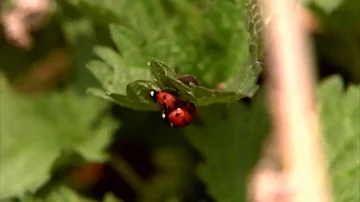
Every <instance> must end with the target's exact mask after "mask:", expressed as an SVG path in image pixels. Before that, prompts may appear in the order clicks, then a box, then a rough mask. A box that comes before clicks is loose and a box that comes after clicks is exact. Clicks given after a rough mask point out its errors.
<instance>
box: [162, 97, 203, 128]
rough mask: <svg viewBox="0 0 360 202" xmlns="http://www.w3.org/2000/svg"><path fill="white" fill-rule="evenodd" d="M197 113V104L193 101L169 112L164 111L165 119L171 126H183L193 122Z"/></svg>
mask: <svg viewBox="0 0 360 202" xmlns="http://www.w3.org/2000/svg"><path fill="white" fill-rule="evenodd" d="M195 113H196V107H195V105H194V104H193V103H187V104H186V105H185V106H183V107H179V108H177V109H175V110H172V111H171V112H170V113H169V114H164V113H163V119H165V120H166V121H167V122H168V123H169V124H170V126H171V127H174V128H183V127H185V126H187V125H189V124H190V123H191V121H192V119H193V118H194V116H195Z"/></svg>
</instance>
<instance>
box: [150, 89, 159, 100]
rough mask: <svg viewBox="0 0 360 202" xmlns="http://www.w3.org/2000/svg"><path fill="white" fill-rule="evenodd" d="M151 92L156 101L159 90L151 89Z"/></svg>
mask: <svg viewBox="0 0 360 202" xmlns="http://www.w3.org/2000/svg"><path fill="white" fill-rule="evenodd" d="M149 94H150V97H151V98H152V99H153V100H154V101H156V95H157V94H158V92H157V91H156V90H151V91H150V93H149Z"/></svg>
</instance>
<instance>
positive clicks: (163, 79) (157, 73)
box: [149, 59, 175, 88]
mask: <svg viewBox="0 0 360 202" xmlns="http://www.w3.org/2000/svg"><path fill="white" fill-rule="evenodd" d="M149 68H150V73H151V75H152V76H153V78H154V80H155V81H156V82H157V83H158V84H159V86H160V87H162V88H166V87H167V86H168V85H169V82H168V80H167V77H171V78H175V72H174V70H173V69H171V68H170V67H169V66H167V65H166V64H165V63H164V62H162V61H160V60H156V59H152V60H150V62H149Z"/></svg>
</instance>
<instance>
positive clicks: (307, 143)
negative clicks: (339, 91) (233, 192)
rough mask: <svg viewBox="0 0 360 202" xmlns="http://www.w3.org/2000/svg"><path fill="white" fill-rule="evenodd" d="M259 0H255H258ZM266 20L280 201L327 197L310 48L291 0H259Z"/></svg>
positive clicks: (325, 201) (325, 200)
mask: <svg viewBox="0 0 360 202" xmlns="http://www.w3.org/2000/svg"><path fill="white" fill-rule="evenodd" d="M260 1H261V2H260ZM259 3H260V5H263V6H264V7H263V9H264V11H265V13H271V15H272V18H271V23H270V24H268V26H267V28H266V30H265V33H264V34H265V37H264V38H265V40H266V41H265V43H266V47H267V49H268V55H267V56H268V58H267V59H268V61H269V67H268V68H267V70H268V72H267V74H268V86H269V87H268V101H269V104H270V109H271V113H272V120H273V126H274V130H275V135H276V138H277V139H278V141H279V147H280V148H279V149H280V153H281V154H280V155H281V159H282V161H283V163H284V174H285V176H286V178H287V180H288V183H289V184H288V185H289V186H290V189H291V190H292V195H291V196H289V197H287V198H286V199H283V200H282V201H289V202H290V201H291V202H329V201H330V198H329V196H328V193H327V180H326V176H325V166H324V159H323V154H322V151H321V142H320V141H319V139H320V131H319V127H318V120H317V119H318V117H317V114H316V106H315V88H314V86H315V85H314V83H315V82H314V73H313V63H312V60H311V49H310V46H309V42H308V40H307V36H306V33H305V31H304V30H303V29H302V27H301V25H300V23H299V21H298V20H297V18H296V16H295V15H294V11H295V10H296V9H295V8H296V6H295V5H296V4H295V3H296V2H295V1H294V0H263V1H262V0H259Z"/></svg>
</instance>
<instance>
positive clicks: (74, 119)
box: [0, 0, 360, 202]
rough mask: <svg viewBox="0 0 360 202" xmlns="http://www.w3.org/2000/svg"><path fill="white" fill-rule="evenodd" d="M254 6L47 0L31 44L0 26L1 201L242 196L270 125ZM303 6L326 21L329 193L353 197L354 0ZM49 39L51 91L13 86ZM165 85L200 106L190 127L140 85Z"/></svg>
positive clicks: (358, 102) (227, 200)
mask: <svg viewBox="0 0 360 202" xmlns="http://www.w3.org/2000/svg"><path fill="white" fill-rule="evenodd" d="M254 2H255V1H253V0H246V1H245V0H231V1H230V0H213V1H210V0H192V1H190V0H181V1H179V0H151V1H148V0H138V1H132V0H122V1H118V0H107V1H98V0H56V1H53V3H54V12H53V14H52V16H51V20H50V22H49V23H48V24H47V25H46V26H45V27H44V28H43V29H41V30H39V31H37V32H35V33H33V34H34V38H35V46H34V47H33V48H32V49H31V50H30V51H28V52H26V51H23V50H20V49H17V48H15V47H14V46H12V45H11V44H9V43H8V42H6V40H5V38H4V36H3V35H0V48H1V49H0V68H1V77H0V85H1V86H0V93H1V94H0V121H1V122H0V123H1V127H0V133H1V136H0V182H1V184H0V200H1V201H4V202H10V201H11V202H12V201H14V202H15V201H22V202H35V201H39V202H40V201H68V202H76V201H89V202H90V201H104V202H115V201H125V202H127V201H145V202H159V201H166V202H172V201H185V202H192V201H194V202H197V201H221V202H239V201H246V186H247V183H246V182H247V180H248V177H249V174H250V173H251V171H252V169H253V167H254V165H255V164H256V162H257V161H258V159H259V158H260V151H261V149H262V146H263V143H264V140H265V139H266V137H267V136H268V133H269V131H270V121H269V119H268V113H267V112H268V109H267V106H266V104H265V99H264V90H263V84H262V82H261V79H260V82H259V77H260V73H261V68H262V67H264V66H262V67H261V64H263V63H262V62H263V61H262V52H263V49H262V44H261V38H260V36H261V30H262V28H263V26H265V25H263V24H261V23H260V21H259V18H258V15H257V14H258V13H259V10H257V7H256V5H255V3H254ZM304 4H306V5H307V6H308V7H309V9H310V10H311V11H312V12H313V13H314V14H315V15H316V16H317V17H318V19H319V20H320V22H321V23H322V25H323V26H324V28H323V29H324V32H322V33H320V34H314V35H313V39H314V44H315V48H316V53H315V54H316V57H317V58H318V64H317V66H318V72H319V78H320V82H319V84H318V89H317V93H318V94H317V95H318V112H319V114H320V115H321V123H322V127H323V131H324V137H323V143H324V146H325V152H326V156H327V162H328V174H329V176H330V177H331V181H332V189H333V193H334V196H335V201H339V202H345V201H346V202H348V201H350V202H352V201H354V202H355V201H359V200H360V195H359V192H358V190H359V189H360V153H359V150H360V126H359V125H360V86H359V84H358V83H359V80H360V62H359V58H360V37H359V36H360V31H359V29H360V28H359V27H358V23H359V22H360V3H359V2H358V1H357V0H343V1H338V0H333V1H325V0H313V1H304ZM1 33H2V32H1ZM54 49H62V50H65V53H66V54H67V55H69V57H70V58H69V59H70V64H69V66H70V68H69V70H68V72H67V73H68V77H66V79H65V81H64V80H61V81H60V84H61V85H60V86H62V87H59V88H57V89H56V90H54V91H51V92H48V91H44V92H40V93H36V94H24V93H19V91H18V90H16V88H15V87H14V86H16V85H14V84H16V82H17V81H19V80H22V79H24V77H26V75H27V74H28V73H29V72H31V71H32V70H33V68H36V64H37V63H38V62H39V61H43V60H46V59H47V56H48V53H49V52H50V51H51V50H54ZM265 68H266V66H265ZM177 74H179V75H184V74H190V75H193V76H194V77H196V78H197V79H198V80H199V81H200V83H201V86H194V85H191V86H186V85H184V84H182V83H181V82H179V81H178V80H177V79H176V78H177ZM333 74H337V75H333ZM328 75H331V76H328ZM219 84H221V85H222V86H223V87H224V88H223V91H221V92H219V91H218V90H216V87H217V86H218V85H219ZM167 87H170V88H177V89H179V92H180V96H181V97H182V98H184V99H186V100H188V101H191V102H194V103H195V104H196V105H197V106H198V111H197V116H196V118H195V120H194V121H193V123H192V124H191V125H190V126H188V127H186V128H183V129H175V128H171V127H169V126H167V125H165V124H164V123H163V122H162V120H161V118H160V112H159V110H158V108H157V106H156V105H155V104H154V103H152V101H151V100H150V99H149V97H148V91H149V90H150V89H152V88H154V89H163V88H167ZM241 98H247V101H246V100H240V101H239V99H241ZM249 98H250V99H249Z"/></svg>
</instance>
